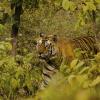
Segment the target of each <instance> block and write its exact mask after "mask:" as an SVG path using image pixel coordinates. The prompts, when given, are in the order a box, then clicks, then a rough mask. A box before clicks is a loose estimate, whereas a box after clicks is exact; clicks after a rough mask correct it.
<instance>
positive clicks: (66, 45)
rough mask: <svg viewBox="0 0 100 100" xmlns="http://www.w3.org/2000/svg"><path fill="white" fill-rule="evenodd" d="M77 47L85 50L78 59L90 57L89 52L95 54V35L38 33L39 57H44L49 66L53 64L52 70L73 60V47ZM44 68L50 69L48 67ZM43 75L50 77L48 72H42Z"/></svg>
mask: <svg viewBox="0 0 100 100" xmlns="http://www.w3.org/2000/svg"><path fill="white" fill-rule="evenodd" d="M77 48H79V49H80V50H82V51H85V52H83V53H82V56H81V58H80V59H86V58H88V57H90V55H91V53H92V54H97V53H98V52H99V50H98V48H97V46H96V39H95V36H81V37H77V38H67V37H59V36H57V35H45V34H40V36H39V38H38V40H37V45H36V50H37V52H38V54H39V58H40V59H44V60H45V61H46V62H47V63H48V64H49V65H50V67H52V66H53V69H54V70H55V69H57V70H59V66H60V65H61V64H62V63H65V64H66V63H67V64H68V63H70V62H71V61H72V60H74V59H75V57H76V56H75V49H77ZM87 54H88V55H87ZM54 66H55V67H54ZM45 69H47V70H49V71H50V69H49V68H45ZM51 71H52V70H51ZM43 74H44V72H43ZM44 76H47V77H50V75H49V74H47V75H45V74H44ZM50 78H51V77H50Z"/></svg>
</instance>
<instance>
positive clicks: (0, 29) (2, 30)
mask: <svg viewBox="0 0 100 100" xmlns="http://www.w3.org/2000/svg"><path fill="white" fill-rule="evenodd" d="M3 32H4V25H2V24H0V35H1V34H3Z"/></svg>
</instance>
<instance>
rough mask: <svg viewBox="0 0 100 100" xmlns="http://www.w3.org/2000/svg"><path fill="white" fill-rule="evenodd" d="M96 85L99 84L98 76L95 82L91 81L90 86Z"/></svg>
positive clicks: (99, 78) (99, 77)
mask: <svg viewBox="0 0 100 100" xmlns="http://www.w3.org/2000/svg"><path fill="white" fill-rule="evenodd" d="M97 84H100V76H98V77H97V78H96V79H95V80H93V82H92V83H91V84H90V86H96V85H97Z"/></svg>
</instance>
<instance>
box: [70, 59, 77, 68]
mask: <svg viewBox="0 0 100 100" xmlns="http://www.w3.org/2000/svg"><path fill="white" fill-rule="evenodd" d="M78 61H79V60H78V59H75V60H73V61H72V62H71V64H70V67H71V68H74V67H75V66H76V65H77V63H78Z"/></svg>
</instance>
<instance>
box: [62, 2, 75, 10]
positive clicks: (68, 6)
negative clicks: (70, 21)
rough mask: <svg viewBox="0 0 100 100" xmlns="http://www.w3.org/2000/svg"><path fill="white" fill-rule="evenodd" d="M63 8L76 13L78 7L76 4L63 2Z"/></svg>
mask: <svg viewBox="0 0 100 100" xmlns="http://www.w3.org/2000/svg"><path fill="white" fill-rule="evenodd" d="M62 7H63V8H64V9H65V10H71V11H74V10H75V8H76V5H75V3H74V2H72V1H69V0H63V2H62Z"/></svg>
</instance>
